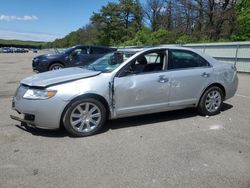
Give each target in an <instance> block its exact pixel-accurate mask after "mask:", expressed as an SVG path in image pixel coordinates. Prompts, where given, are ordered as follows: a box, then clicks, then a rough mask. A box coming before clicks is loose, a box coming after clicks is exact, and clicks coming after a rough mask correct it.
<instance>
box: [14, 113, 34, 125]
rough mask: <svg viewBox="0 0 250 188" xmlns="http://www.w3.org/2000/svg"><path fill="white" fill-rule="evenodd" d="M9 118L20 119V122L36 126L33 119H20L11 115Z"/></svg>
mask: <svg viewBox="0 0 250 188" xmlns="http://www.w3.org/2000/svg"><path fill="white" fill-rule="evenodd" d="M10 118H11V119H13V120H16V121H20V122H22V123H26V124H27V125H31V126H33V127H36V125H35V124H34V122H33V121H30V120H27V119H22V118H20V117H17V116H13V115H10Z"/></svg>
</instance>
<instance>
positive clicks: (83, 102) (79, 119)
mask: <svg viewBox="0 0 250 188" xmlns="http://www.w3.org/2000/svg"><path fill="white" fill-rule="evenodd" d="M63 119H64V127H65V129H66V130H67V131H68V132H69V133H70V134H71V135H72V136H76V137H84V136H90V135H93V134H96V133H97V132H98V131H99V130H100V129H101V128H102V127H103V125H104V123H105V121H106V108H105V107H104V105H103V104H102V103H101V102H100V101H98V100H96V99H94V98H85V99H80V100H77V101H74V102H72V103H71V104H70V105H69V106H68V108H67V109H66V113H65V115H64V118H63Z"/></svg>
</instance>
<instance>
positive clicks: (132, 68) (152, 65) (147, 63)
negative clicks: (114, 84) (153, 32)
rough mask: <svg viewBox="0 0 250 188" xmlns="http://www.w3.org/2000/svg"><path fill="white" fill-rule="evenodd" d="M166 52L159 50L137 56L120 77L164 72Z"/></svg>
mask: <svg viewBox="0 0 250 188" xmlns="http://www.w3.org/2000/svg"><path fill="white" fill-rule="evenodd" d="M165 57H166V53H165V50H158V51H154V52H149V53H145V54H141V55H139V56H137V57H136V58H135V59H134V60H133V61H132V62H131V63H130V64H129V65H128V66H127V67H126V68H125V70H124V71H123V72H122V73H121V75H120V76H125V75H131V74H143V73H150V72H155V71H162V70H163V68H164V64H165V63H164V62H165Z"/></svg>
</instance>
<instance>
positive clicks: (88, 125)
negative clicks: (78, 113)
mask: <svg viewBox="0 0 250 188" xmlns="http://www.w3.org/2000/svg"><path fill="white" fill-rule="evenodd" d="M90 129H91V127H90V123H89V121H86V129H85V130H86V131H90Z"/></svg>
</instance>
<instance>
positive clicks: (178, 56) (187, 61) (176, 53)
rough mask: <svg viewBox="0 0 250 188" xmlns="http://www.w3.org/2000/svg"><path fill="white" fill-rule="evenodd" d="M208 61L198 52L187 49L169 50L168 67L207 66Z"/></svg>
mask: <svg viewBox="0 0 250 188" xmlns="http://www.w3.org/2000/svg"><path fill="white" fill-rule="evenodd" d="M207 66H209V64H208V62H207V61H206V60H205V59H203V58H202V57H201V56H199V55H198V54H196V53H194V52H191V51H187V50H169V53H168V69H186V68H194V67H207Z"/></svg>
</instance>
